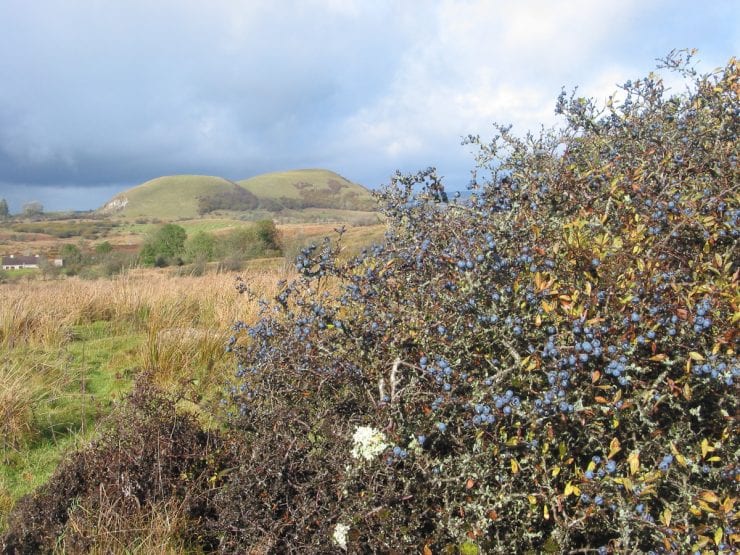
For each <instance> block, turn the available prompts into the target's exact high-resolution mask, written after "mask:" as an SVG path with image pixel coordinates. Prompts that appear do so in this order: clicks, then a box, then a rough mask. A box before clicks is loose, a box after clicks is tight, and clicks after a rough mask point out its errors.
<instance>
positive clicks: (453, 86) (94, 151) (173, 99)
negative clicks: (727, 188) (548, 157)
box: [0, 0, 740, 210]
mask: <svg viewBox="0 0 740 555" xmlns="http://www.w3.org/2000/svg"><path fill="white" fill-rule="evenodd" d="M739 29H740V3H738V2H737V1H736V0H727V1H724V0H717V1H709V2H697V1H696V0H675V1H673V0H619V1H598V2H596V1H593V0H568V1H562V2H557V1H553V0H542V1H539V0H531V1H530V0H520V1H517V2H513V1H512V2H509V1H503V0H500V1H494V0H488V1H484V0H481V1H459V2H452V1H437V2H432V1H429V2H426V1H425V2H422V1H418V2H416V1H395V2H391V1H383V0H374V1H360V0H357V1H352V0H310V1H309V0H306V1H295V2H287V1H282V2H276V1H274V0H266V1H260V0H249V1H245V2H237V1H228V0H209V1H207V2H206V1H191V0H141V1H140V0H108V1H86V0H38V1H35V2H28V1H27V0H2V2H0V197H5V198H7V199H8V201H9V202H10V204H11V209H12V210H19V209H20V206H21V204H22V203H23V202H25V201H29V200H34V199H36V200H40V201H42V202H43V203H44V205H45V206H46V208H47V209H75V208H76V209H87V208H95V207H97V206H99V205H101V204H102V203H103V202H104V201H105V200H107V199H108V198H109V197H111V196H112V195H113V194H114V193H115V192H117V191H119V190H121V189H123V188H128V187H131V186H133V185H136V184H138V183H140V182H142V181H144V180H147V179H150V178H152V177H156V176H160V175H166V174H176V173H201V174H214V175H220V176H224V177H227V178H231V179H241V178H244V177H249V176H252V175H255V174H258V173H262V172H266V171H273V170H281V169H289V168H306V167H325V168H329V169H332V170H335V171H337V172H339V173H341V174H342V175H344V176H346V177H347V178H349V179H352V180H354V181H358V182H360V183H362V184H364V185H366V186H369V187H376V186H378V185H380V184H381V183H384V182H387V180H388V178H389V176H390V175H391V174H392V173H393V171H394V170H396V169H401V170H402V171H414V170H417V169H420V168H423V167H426V166H429V165H435V166H437V167H438V168H439V171H440V173H441V174H442V175H444V176H446V177H447V181H448V186H449V187H450V188H451V189H462V188H464V186H465V184H466V182H467V179H468V175H469V170H470V168H471V164H472V158H471V156H470V153H469V151H468V149H467V148H466V147H462V146H460V137H461V136H463V135H466V134H468V133H473V134H481V135H482V136H483V137H486V136H490V134H491V122H493V121H500V122H506V123H513V124H514V130H515V131H517V130H518V131H520V132H524V131H526V130H527V129H536V128H537V127H538V125H539V124H540V123H545V124H551V123H555V121H556V119H555V115H554V112H553V108H554V105H555V99H556V97H557V95H558V94H559V92H560V90H561V87H562V86H565V87H566V89H568V90H570V89H572V88H573V87H574V86H576V85H579V87H580V88H579V90H580V91H581V93H582V94H585V95H589V96H595V97H597V98H599V99H605V98H606V97H607V96H608V95H609V94H610V93H612V92H614V91H616V86H617V84H619V83H623V82H624V81H626V80H627V79H630V78H636V77H640V76H642V75H644V74H646V73H647V72H648V71H650V70H651V69H653V68H654V66H655V59H656V58H658V57H662V56H664V55H665V54H666V53H667V52H668V51H670V50H671V49H673V48H684V47H696V48H699V50H700V52H699V55H698V58H699V59H700V60H701V65H700V68H701V69H703V70H711V69H713V68H715V67H717V66H720V65H723V64H724V63H726V62H727V60H728V59H729V58H730V57H731V56H733V55H737V54H738V53H740V31H739Z"/></svg>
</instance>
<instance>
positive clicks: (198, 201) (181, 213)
mask: <svg viewBox="0 0 740 555" xmlns="http://www.w3.org/2000/svg"><path fill="white" fill-rule="evenodd" d="M305 209H335V210H366V211H371V210H374V209H375V201H374V200H373V198H372V195H371V193H370V191H369V190H368V189H366V188H365V187H363V186H362V185H358V184H357V183H353V182H352V181H349V180H348V179H346V178H344V177H342V176H340V175H339V174H337V173H335V172H333V171H330V170H325V169H304V170H290V171H281V172H273V173H266V174H262V175H257V176H254V177H251V178H248V179H243V180H239V181H231V180H229V179H225V178H223V177H217V176H210V175H171V176H163V177H158V178H156V179H152V180H149V181H147V182H145V183H142V184H141V185H138V186H136V187H132V188H131V189H127V190H125V191H122V192H120V193H118V194H117V195H115V196H114V197H113V198H112V199H111V200H110V201H108V202H107V203H106V204H105V205H104V206H103V207H101V208H100V211H101V212H105V213H109V214H112V215H115V216H119V217H123V218H142V217H143V218H159V219H162V220H175V219H192V218H199V217H207V216H208V215H210V214H212V213H214V212H220V213H223V212H230V213H235V212H238V213H244V212H255V214H259V215H260V216H265V215H267V214H269V213H280V212H284V211H300V210H305Z"/></svg>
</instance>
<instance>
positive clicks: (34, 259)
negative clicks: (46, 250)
mask: <svg viewBox="0 0 740 555" xmlns="http://www.w3.org/2000/svg"><path fill="white" fill-rule="evenodd" d="M40 260H41V258H40V257H39V256H38V255H36V256H3V266H10V265H13V266H17V265H19V264H38V263H39V261H40Z"/></svg>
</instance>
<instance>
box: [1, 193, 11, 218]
mask: <svg viewBox="0 0 740 555" xmlns="http://www.w3.org/2000/svg"><path fill="white" fill-rule="evenodd" d="M9 217H10V209H9V208H8V201H6V200H5V199H4V198H0V220H6V219H8V218H9Z"/></svg>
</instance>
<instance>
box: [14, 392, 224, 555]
mask: <svg viewBox="0 0 740 555" xmlns="http://www.w3.org/2000/svg"><path fill="white" fill-rule="evenodd" d="M109 424H110V427H109V429H108V430H107V431H106V432H104V433H103V434H102V435H101V437H100V438H99V439H98V440H96V441H95V443H93V444H92V445H91V446H90V447H88V448H86V449H84V450H82V451H79V452H77V453H75V454H73V455H72V456H71V457H69V458H68V459H67V460H66V461H65V462H64V463H63V464H62V465H61V466H60V467H59V468H58V469H57V471H56V472H55V473H54V475H53V476H52V478H51V479H50V480H49V482H48V483H47V484H45V485H44V486H42V487H41V488H40V489H39V490H38V491H36V492H35V493H34V494H33V495H30V496H27V497H24V498H22V499H21V500H20V501H18V503H17V504H16V506H15V508H14V509H13V511H12V513H11V514H10V516H9V518H8V529H7V532H6V534H5V535H4V536H3V537H2V538H0V550H2V552H3V553H42V552H51V551H52V550H53V549H54V548H55V546H56V547H61V549H62V551H64V552H71V553H82V552H85V553H87V552H91V551H97V552H116V551H121V552H125V551H126V548H132V549H133V548H135V547H136V546H137V545H138V546H149V547H151V548H152V549H153V550H154V549H155V548H156V551H157V552H166V551H167V550H168V548H167V547H166V546H170V547H172V546H174V547H177V546H182V545H188V546H190V547H192V548H193V549H202V550H205V551H208V550H212V549H213V548H214V546H215V545H216V544H217V539H216V538H213V537H206V536H204V535H203V534H201V533H200V527H199V526H198V523H199V522H200V521H201V520H204V519H206V517H208V516H209V515H210V513H211V512H212V509H210V508H209V504H210V499H211V498H212V496H213V494H214V493H215V491H216V488H217V487H218V486H219V485H220V478H219V475H218V472H219V471H220V470H222V468H223V467H221V466H219V465H220V464H221V462H222V457H221V455H220V452H221V449H222V447H221V440H220V438H219V436H218V434H216V433H208V432H205V431H203V430H202V429H201V427H200V426H199V425H198V423H197V422H196V420H195V419H194V418H193V417H192V416H188V415H184V414H179V413H178V412H177V411H176V409H175V403H174V400H173V399H170V398H168V397H166V396H165V395H163V394H162V393H160V392H158V391H157V390H156V389H155V388H154V386H152V385H151V384H147V383H146V382H141V383H139V384H138V386H137V388H136V389H135V391H134V392H133V393H132V395H131V396H130V398H129V400H128V403H127V404H126V405H124V406H123V407H122V408H121V411H120V412H119V413H117V414H116V415H115V416H114V418H113V419H112V421H111V422H110V423H109ZM119 548H120V549H119Z"/></svg>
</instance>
